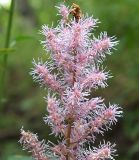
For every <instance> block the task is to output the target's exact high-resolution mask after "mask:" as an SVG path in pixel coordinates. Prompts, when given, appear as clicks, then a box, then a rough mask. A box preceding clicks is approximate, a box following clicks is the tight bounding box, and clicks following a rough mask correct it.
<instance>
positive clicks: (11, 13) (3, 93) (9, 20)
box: [0, 0, 15, 100]
mask: <svg viewBox="0 0 139 160" xmlns="http://www.w3.org/2000/svg"><path fill="white" fill-rule="evenodd" d="M14 6H15V0H11V5H10V10H9V18H8V25H7V32H6V40H5V45H4V47H5V48H9V44H10V37H11V28H12V21H13V13H14ZM7 60H8V54H4V56H3V68H2V69H3V71H2V75H1V81H0V85H1V87H0V88H1V89H0V90H1V96H0V98H1V100H2V99H3V98H5V85H6V70H7Z"/></svg>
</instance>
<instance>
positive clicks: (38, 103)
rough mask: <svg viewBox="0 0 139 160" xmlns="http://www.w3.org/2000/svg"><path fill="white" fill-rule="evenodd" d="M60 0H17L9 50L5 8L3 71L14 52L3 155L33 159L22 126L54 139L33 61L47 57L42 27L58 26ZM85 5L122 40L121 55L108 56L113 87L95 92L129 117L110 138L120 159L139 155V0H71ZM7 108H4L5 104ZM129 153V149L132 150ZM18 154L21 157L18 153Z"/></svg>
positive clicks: (2, 117)
mask: <svg viewBox="0 0 139 160" xmlns="http://www.w3.org/2000/svg"><path fill="white" fill-rule="evenodd" d="M59 2H60V0H40V1H35V0H30V1H28V0H16V8H15V12H14V20H13V27H12V37H11V41H10V48H9V49H5V48H4V43H5V36H6V27H7V20H8V13H9V12H8V8H5V7H1V6H0V42H1V43H0V73H1V71H2V69H3V68H2V65H1V64H2V57H3V54H9V59H8V69H7V75H6V94H7V96H6V99H5V101H4V103H3V104H2V105H1V107H0V159H1V160H13V159H14V160H30V158H28V157H21V156H18V155H25V154H26V152H23V151H22V150H21V146H20V145H19V143H18V140H19V130H20V128H21V127H22V126H24V128H25V129H30V130H31V131H33V132H37V133H38V134H39V135H40V139H42V138H46V139H50V140H52V141H53V142H54V141H55V139H54V137H53V136H50V135H49V133H50V129H49V128H48V127H47V126H46V125H45V124H44V122H43V120H42V117H43V116H44V115H45V114H46V111H45V108H46V104H45V102H44V99H43V98H42V97H44V96H46V95H47V91H46V90H43V89H40V88H39V85H37V84H35V83H33V81H32V78H31V76H30V75H29V72H30V68H31V67H32V63H31V61H32V59H33V58H35V59H37V58H38V57H40V56H41V55H43V57H44V59H46V58H47V56H46V54H45V51H44V50H43V49H42V46H41V45H40V42H39V41H40V40H41V39H42V37H41V35H40V34H38V31H39V30H40V29H41V25H43V24H48V25H52V22H53V25H56V23H57V20H58V19H59V17H58V16H56V14H57V12H56V9H55V7H54V6H56V5H57V4H59ZM73 2H75V3H77V4H79V5H80V6H81V8H82V11H83V13H85V12H88V14H90V15H92V14H93V15H94V17H95V18H99V20H100V21H101V23H100V25H99V27H98V28H97V29H96V32H95V35H96V36H97V35H98V34H99V32H101V31H108V34H109V35H111V36H113V35H116V37H117V39H118V40H119V41H120V42H119V45H118V47H117V50H116V51H114V52H115V54H112V56H109V57H107V61H106V62H105V63H104V66H105V65H107V68H108V69H110V70H111V72H112V75H113V76H114V78H112V79H110V80H109V87H108V88H106V89H104V90H101V89H100V90H98V91H96V92H93V94H94V96H95V95H101V96H102V97H105V99H106V102H108V101H110V102H112V103H113V102H115V103H119V104H120V105H121V106H123V107H124V108H123V110H124V117H123V119H122V120H121V121H120V122H119V123H118V125H117V126H115V127H114V129H113V131H111V132H110V133H108V136H107V137H106V138H107V139H111V140H112V141H113V142H116V143H117V149H118V153H119V157H117V159H118V160H132V159H134V160H138V159H139V158H138V157H139V85H138V84H139V18H138V17H139V1H138V0H122V1H121V0H116V1H111V0H88V1H85V0H74V1H73V0H67V4H68V5H71V4H72V3H73ZM2 106H4V107H2ZM127 151H128V152H127ZM15 155H17V156H15Z"/></svg>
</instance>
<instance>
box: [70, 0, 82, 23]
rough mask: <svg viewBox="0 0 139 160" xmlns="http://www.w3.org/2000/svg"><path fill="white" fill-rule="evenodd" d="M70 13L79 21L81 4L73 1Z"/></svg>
mask: <svg viewBox="0 0 139 160" xmlns="http://www.w3.org/2000/svg"><path fill="white" fill-rule="evenodd" d="M70 14H72V15H73V17H75V19H76V22H78V21H79V19H80V18H81V9H80V6H79V5H77V4H75V3H73V4H72V9H71V10H70Z"/></svg>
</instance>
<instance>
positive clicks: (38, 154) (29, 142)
mask: <svg viewBox="0 0 139 160" xmlns="http://www.w3.org/2000/svg"><path fill="white" fill-rule="evenodd" d="M19 142H20V143H21V144H22V145H23V147H24V148H23V149H27V150H29V151H30V152H32V156H33V158H34V159H35V160H48V158H47V157H46V155H45V152H46V149H47V148H46V145H45V143H44V141H41V142H40V141H39V140H38V137H37V135H36V134H33V133H31V132H25V131H24V130H23V129H21V138H20V141H19Z"/></svg>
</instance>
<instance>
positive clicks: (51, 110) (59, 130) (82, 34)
mask: <svg viewBox="0 0 139 160" xmlns="http://www.w3.org/2000/svg"><path fill="white" fill-rule="evenodd" d="M57 8H58V10H59V15H60V16H62V19H61V21H59V24H58V26H57V27H55V28H49V27H48V26H47V25H44V26H42V31H41V33H42V34H43V35H44V37H45V40H44V41H42V44H43V47H44V49H45V50H46V51H47V52H49V53H50V55H51V56H50V59H51V60H48V61H49V62H45V63H43V62H42V60H39V62H35V61H33V64H34V68H33V70H32V72H31V75H32V76H33V79H34V80H35V81H37V82H39V84H40V85H41V86H43V87H45V88H46V87H49V94H48V97H46V102H47V111H48V115H47V116H46V117H44V121H45V123H47V124H48V125H50V126H51V128H52V133H53V134H54V135H56V136H60V137H61V142H60V143H59V144H53V145H49V147H48V146H47V148H46V147H45V144H44V142H39V141H38V138H37V136H36V135H34V134H32V133H30V132H25V131H24V130H23V129H21V139H20V143H21V144H23V146H24V148H25V149H28V150H29V151H31V152H32V155H33V157H34V158H35V159H36V160H47V159H51V157H50V156H49V158H48V156H47V155H46V154H45V153H46V152H45V150H47V149H48V148H49V151H50V152H51V155H53V158H54V157H55V159H59V160H106V159H114V158H113V156H114V155H115V152H116V150H115V149H114V147H115V144H114V145H112V144H111V143H110V142H107V143H105V142H104V143H103V144H101V145H100V146H99V147H98V148H95V147H92V146H90V147H89V150H87V149H85V148H84V146H85V144H86V143H87V142H90V141H91V142H93V143H94V142H95V140H96V138H97V137H96V135H97V134H102V135H103V133H104V131H107V130H108V129H110V127H111V125H113V124H115V123H116V122H117V118H119V117H121V114H122V111H121V108H120V107H119V106H118V105H116V104H113V105H111V104H109V106H108V107H107V106H106V105H105V104H104V99H102V98H101V97H96V98H91V99H90V98H89V97H90V94H91V89H94V90H96V89H98V88H99V87H101V88H105V87H107V86H108V84H107V80H108V79H109V78H111V77H112V76H111V75H110V74H109V71H105V69H103V68H102V67H101V64H102V62H103V61H104V60H105V58H106V55H107V54H111V50H112V49H115V45H117V43H118V42H117V41H115V37H109V36H108V35H107V33H106V32H104V33H101V34H100V36H98V38H96V37H95V36H94V34H93V32H92V31H93V30H94V28H95V27H96V26H97V24H98V23H99V22H98V20H97V19H94V18H93V17H88V15H86V16H85V15H83V14H82V13H81V10H80V7H79V6H78V5H76V4H73V6H72V7H71V8H69V7H66V6H65V5H64V4H61V5H60V6H58V7H57ZM70 14H71V15H72V16H73V18H69V15H70ZM91 37H93V38H92V39H91ZM101 68H102V69H101ZM53 91H55V92H56V94H55V95H54V94H53ZM53 158H52V159H53Z"/></svg>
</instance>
